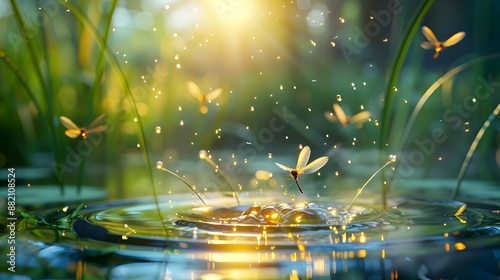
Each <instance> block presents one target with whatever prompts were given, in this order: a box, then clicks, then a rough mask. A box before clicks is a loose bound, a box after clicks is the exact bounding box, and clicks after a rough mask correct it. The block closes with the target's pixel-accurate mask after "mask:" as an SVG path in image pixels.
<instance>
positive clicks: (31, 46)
mask: <svg viewBox="0 0 500 280" xmlns="http://www.w3.org/2000/svg"><path fill="white" fill-rule="evenodd" d="M10 5H11V7H12V11H13V13H14V19H15V20H16V23H17V25H18V28H19V31H20V32H21V35H22V36H23V38H24V39H25V40H26V41H27V45H28V54H29V57H30V59H31V63H32V65H33V68H34V70H35V73H36V75H35V76H36V77H37V79H38V81H39V83H40V85H41V86H42V88H43V93H44V96H45V99H46V101H47V109H48V112H47V115H44V114H43V113H42V111H40V116H41V117H42V119H43V118H44V117H45V118H46V119H45V120H44V121H42V122H46V123H48V124H50V123H51V122H52V120H53V119H54V111H53V100H52V98H51V96H52V90H51V88H50V82H48V80H49V79H44V76H43V74H42V69H40V66H39V65H40V64H39V61H40V55H38V54H37V52H36V50H37V49H38V46H37V44H36V42H34V40H33V39H32V38H31V37H30V36H28V32H27V30H26V26H27V25H26V22H25V21H24V18H25V17H23V15H22V14H21V10H20V9H19V6H18V5H17V3H16V1H15V0H10ZM45 51H47V50H46V49H45ZM45 62H46V63H47V61H45ZM46 66H48V64H46ZM46 70H48V67H47V69H46ZM47 73H49V72H47ZM30 96H33V97H32V99H33V101H35V99H34V95H30ZM39 109H41V108H39ZM47 131H48V134H49V137H50V139H49V142H50V145H51V148H52V150H53V152H54V157H55V160H56V162H62V154H61V151H60V150H59V149H58V147H60V145H59V138H58V137H57V130H56V128H55V126H53V125H49V126H48V129H47ZM56 175H57V179H58V183H59V189H60V192H61V195H64V181H63V177H62V174H61V173H60V171H56Z"/></svg>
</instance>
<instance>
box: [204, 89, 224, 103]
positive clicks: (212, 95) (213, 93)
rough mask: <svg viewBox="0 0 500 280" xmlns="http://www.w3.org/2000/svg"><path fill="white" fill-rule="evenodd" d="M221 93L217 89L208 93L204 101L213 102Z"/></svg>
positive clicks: (220, 90)
mask: <svg viewBox="0 0 500 280" xmlns="http://www.w3.org/2000/svg"><path fill="white" fill-rule="evenodd" d="M221 93H222V89H221V88H217V89H215V90H213V91H211V92H209V93H207V95H206V96H205V99H206V100H214V99H215V98H217V97H218V96H219V95H220V94H221Z"/></svg>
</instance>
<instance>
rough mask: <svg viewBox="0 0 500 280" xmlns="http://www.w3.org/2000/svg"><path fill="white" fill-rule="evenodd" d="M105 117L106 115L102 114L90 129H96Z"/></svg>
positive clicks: (91, 124)
mask: <svg viewBox="0 0 500 280" xmlns="http://www.w3.org/2000/svg"><path fill="white" fill-rule="evenodd" d="M105 116H106V114H101V115H100V116H99V117H97V118H95V120H93V121H92V123H90V125H89V127H88V129H89V130H92V129H93V128H96V127H97V125H98V124H99V123H100V122H101V121H102V119H104V117H105Z"/></svg>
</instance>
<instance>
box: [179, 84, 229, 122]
mask: <svg viewBox="0 0 500 280" xmlns="http://www.w3.org/2000/svg"><path fill="white" fill-rule="evenodd" d="M187 88H188V91H189V93H190V94H191V95H192V96H193V97H194V98H196V99H197V100H198V101H199V102H200V112H201V113H202V114H206V113H208V108H207V106H205V104H204V103H205V102H212V100H214V99H215V98H217V97H218V96H219V95H220V94H221V93H222V88H216V89H214V90H213V91H211V92H209V93H206V94H203V92H202V91H201V89H200V87H198V85H197V84H195V83H194V82H193V81H189V82H188V83H187Z"/></svg>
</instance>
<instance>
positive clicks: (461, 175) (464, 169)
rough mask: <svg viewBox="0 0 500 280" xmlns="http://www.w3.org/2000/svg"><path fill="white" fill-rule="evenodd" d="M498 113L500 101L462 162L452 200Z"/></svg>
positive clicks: (499, 111)
mask: <svg viewBox="0 0 500 280" xmlns="http://www.w3.org/2000/svg"><path fill="white" fill-rule="evenodd" d="M498 113H500V103H499V104H498V105H497V107H496V108H495V110H493V112H492V113H491V114H490V116H489V117H488V119H487V120H486V121H485V122H484V124H483V126H482V127H481V129H480V130H479V132H478V133H477V135H476V138H474V141H473V142H472V145H471V146H470V148H469V151H468V152H467V155H466V156H465V160H464V162H463V163H462V167H461V168H460V172H459V173H458V177H457V184H456V186H455V189H454V190H453V193H452V195H451V199H452V200H454V199H456V198H457V195H458V193H459V192H460V185H461V183H462V180H463V179H464V176H465V173H466V172H467V168H468V167H469V164H470V160H471V159H472V156H473V155H474V151H476V148H477V146H478V145H479V141H481V139H482V138H483V135H484V133H485V132H486V130H487V129H488V128H489V127H490V125H491V122H492V121H493V120H494V119H495V118H496V117H497V116H498Z"/></svg>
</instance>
